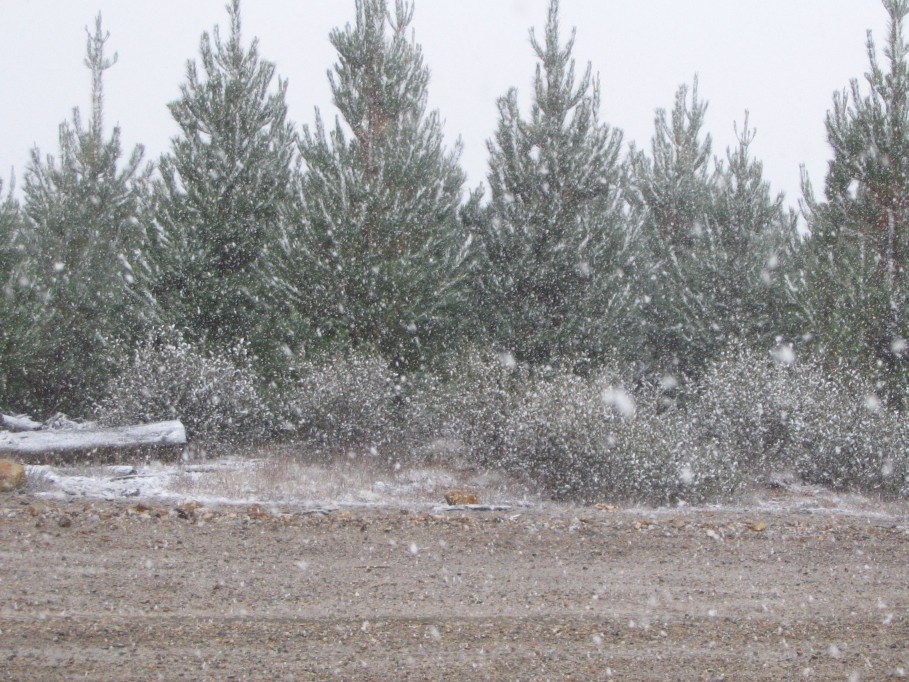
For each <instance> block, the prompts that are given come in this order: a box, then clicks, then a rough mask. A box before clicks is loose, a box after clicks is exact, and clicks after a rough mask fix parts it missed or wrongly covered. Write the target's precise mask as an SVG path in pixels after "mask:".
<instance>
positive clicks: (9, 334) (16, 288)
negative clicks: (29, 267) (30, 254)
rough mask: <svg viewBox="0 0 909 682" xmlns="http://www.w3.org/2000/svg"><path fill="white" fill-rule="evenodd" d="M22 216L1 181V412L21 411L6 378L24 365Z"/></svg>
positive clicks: (16, 396)
mask: <svg viewBox="0 0 909 682" xmlns="http://www.w3.org/2000/svg"><path fill="white" fill-rule="evenodd" d="M21 230H22V226H21V215H20V212H19V203H18V202H17V201H16V199H15V197H14V196H13V183H12V182H10V188H9V191H8V193H7V195H6V197H3V181H2V180H0V396H2V398H0V401H2V403H0V408H5V409H13V408H18V405H17V402H18V399H19V396H18V395H16V394H15V392H12V391H11V390H10V386H9V382H8V379H7V377H8V376H9V375H10V373H11V371H12V372H13V373H14V372H15V371H16V370H15V369H13V368H15V367H16V365H17V364H19V363H20V362H21V358H20V357H19V354H20V352H21V346H20V344H19V343H18V341H17V335H19V334H21V333H22V327H23V325H24V320H23V319H22V317H23V315H22V313H23V310H24V308H25V305H24V302H23V301H22V294H21V291H20V289H21V287H20V283H19V281H18V280H19V270H20V264H21V262H22V257H23V253H22V246H21Z"/></svg>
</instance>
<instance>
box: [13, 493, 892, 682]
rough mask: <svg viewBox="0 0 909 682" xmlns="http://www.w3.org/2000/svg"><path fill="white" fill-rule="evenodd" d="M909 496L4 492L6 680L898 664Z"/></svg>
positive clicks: (664, 672) (849, 671)
mask: <svg viewBox="0 0 909 682" xmlns="http://www.w3.org/2000/svg"><path fill="white" fill-rule="evenodd" d="M907 512H909V507H907V506H906V505H902V506H900V505H889V506H884V505H881V506H880V507H879V508H877V509H872V510H866V511H864V512H863V513H860V514H846V513H841V510H837V509H832V510H830V511H826V512H825V511H818V510H815V511H813V512H810V513H809V512H808V511H805V510H799V509H798V508H794V507H793V506H791V505H790V506H788V507H785V508H782V509H781V510H777V511H774V510H770V509H767V508H762V509H760V510H758V511H730V510H728V509H727V510H720V511H717V510H709V509H708V510H687V511H684V512H672V511H668V512H667V511H663V512H655V511H647V510H637V511H634V510H632V511H621V510H619V511H615V510H609V509H595V508H576V507H575V508H572V507H553V506H545V505H540V506H534V507H528V508H514V509H511V510H509V511H504V512H482V511H446V512H436V513H425V512H421V511H414V510H412V509H411V510H401V509H396V508H388V507H383V508H379V509H375V508H372V509H370V508H350V509H346V510H345V509H342V510H335V511H330V512H326V513H311V512H307V511H306V510H303V509H301V508H291V507H287V508H284V509H274V508H269V509H266V508H263V507H261V506H257V505H253V506H252V507H248V506H223V507H219V508H212V509H206V508H204V507H201V508H196V509H193V508H192V505H190V506H188V507H186V508H184V509H182V510H181V511H179V512H178V511H177V510H176V509H175V507H174V504H172V503H168V502H165V501H153V502H146V503H137V502H135V501H134V502H132V503H127V502H111V501H103V500H94V501H93V500H78V501H77V500H72V501H66V500H56V501H50V500H44V499H39V498H37V497H35V496H33V495H6V496H0V630H2V633H0V679H2V680H56V679H92V680H154V679H165V680H178V679H192V680H327V679H339V680H385V681H391V680H442V679H445V680H474V679H476V680H610V679H614V680H676V679H677V680H757V679H767V680H782V679H796V678H799V679H806V678H807V679H817V680H887V679H898V678H900V677H903V676H906V675H907V674H909V513H907Z"/></svg>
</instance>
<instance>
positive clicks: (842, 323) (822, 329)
mask: <svg viewBox="0 0 909 682" xmlns="http://www.w3.org/2000/svg"><path fill="white" fill-rule="evenodd" d="M883 4H884V7H885V9H886V11H887V13H888V15H889V18H890V25H889V35H888V40H887V45H886V47H885V48H884V57H885V59H886V67H885V66H882V65H881V64H880V63H879V61H878V57H877V49H876V46H875V43H874V41H873V40H872V37H871V34H870V32H869V34H868V42H867V49H868V59H869V63H870V68H869V71H868V73H867V74H866V75H865V80H866V81H867V86H868V87H869V90H870V91H869V93H868V94H867V95H864V94H863V93H862V88H861V85H860V83H859V81H858V80H853V81H852V82H851V85H850V87H849V88H848V89H847V90H844V91H843V92H841V93H838V94H837V95H835V97H834V100H833V109H832V111H830V112H829V113H828V115H827V120H826V128H827V139H828V142H829V144H830V146H831V148H832V151H833V159H832V160H831V161H830V163H829V169H828V173H827V177H826V182H825V191H824V194H825V199H826V200H825V201H822V202H819V201H817V200H815V198H814V194H813V191H812V188H811V184H810V182H809V181H808V179H807V177H806V178H805V181H804V194H805V202H804V210H805V216H806V219H807V222H808V226H809V228H810V230H811V236H810V239H809V240H808V243H807V244H806V262H805V265H804V269H803V277H802V281H801V284H802V296H801V298H800V303H801V320H802V322H803V324H804V331H805V332H806V333H808V334H810V335H812V336H813V337H814V338H815V339H816V340H817V342H818V343H819V345H820V346H821V348H823V349H824V350H825V351H827V352H828V353H830V354H832V355H833V356H835V357H837V358H839V359H841V360H845V361H847V362H849V363H850V364H853V365H858V366H863V367H869V366H870V367H872V368H873V369H874V371H875V372H876V373H877V375H878V379H879V380H880V382H881V384H882V388H883V389H884V391H885V393H886V394H887V395H888V397H889V399H890V400H891V401H893V402H894V403H896V404H901V405H905V403H906V402H907V400H909V393H907V391H906V387H907V382H906V379H907V370H909V362H907V358H906V354H905V350H906V344H907V339H909V318H907V312H906V311H907V310H909V308H907V305H909V262H907V259H909V63H907V54H909V46H907V44H906V42H905V40H904V38H903V28H904V23H905V20H906V17H907V15H909V2H907V0H883Z"/></svg>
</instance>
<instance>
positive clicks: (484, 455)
mask: <svg viewBox="0 0 909 682" xmlns="http://www.w3.org/2000/svg"><path fill="white" fill-rule="evenodd" d="M528 382H529V373H528V371H527V369H526V367H524V366H521V365H518V364H517V363H516V362H515V361H514V358H513V357H512V356H511V355H509V354H505V353H503V354H499V353H493V352H483V351H482V350H479V349H476V348H471V349H468V350H465V351H464V352H463V353H462V354H461V355H460V356H458V357H457V358H455V359H453V360H451V361H450V362H449V364H448V365H447V367H446V368H445V369H444V370H443V372H442V373H441V377H440V379H439V381H438V382H437V383H436V384H435V385H434V386H432V387H431V392H430V394H429V395H428V396H427V397H426V398H425V399H426V400H427V401H428V402H429V404H430V408H429V409H428V410H427V411H426V412H427V413H428V414H432V415H434V422H435V423H436V424H437V428H438V430H439V435H440V436H442V437H445V438H451V439H455V440H457V441H460V442H461V443H462V444H463V448H464V453H465V455H466V457H467V459H468V460H469V461H470V462H471V463H472V464H476V465H478V466H485V467H503V468H512V465H513V464H514V462H513V461H512V460H513V454H514V453H513V442H514V428H515V425H516V424H517V422H518V420H519V416H518V411H519V409H520V402H521V399H522V397H523V394H524V392H525V391H526V390H527V384H528Z"/></svg>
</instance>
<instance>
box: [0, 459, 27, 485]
mask: <svg viewBox="0 0 909 682" xmlns="http://www.w3.org/2000/svg"><path fill="white" fill-rule="evenodd" d="M24 485H25V468H24V467H23V466H22V465H21V464H19V463H18V462H12V461H10V460H8V459H0V493H8V492H12V491H13V490H17V489H19V488H21V487H22V486H24Z"/></svg>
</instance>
